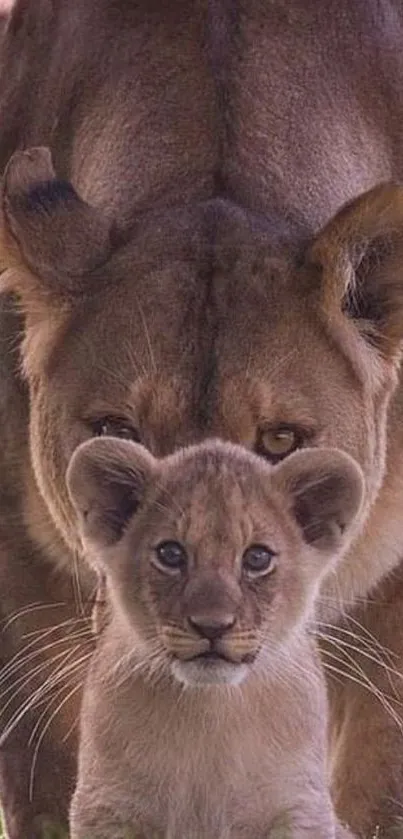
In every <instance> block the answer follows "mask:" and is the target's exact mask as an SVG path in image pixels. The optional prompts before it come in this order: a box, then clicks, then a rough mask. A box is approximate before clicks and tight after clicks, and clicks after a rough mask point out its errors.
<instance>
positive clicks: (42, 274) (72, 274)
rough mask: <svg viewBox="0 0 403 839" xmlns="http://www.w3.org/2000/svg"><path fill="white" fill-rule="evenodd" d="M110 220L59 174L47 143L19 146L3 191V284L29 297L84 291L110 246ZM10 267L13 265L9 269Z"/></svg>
mask: <svg viewBox="0 0 403 839" xmlns="http://www.w3.org/2000/svg"><path fill="white" fill-rule="evenodd" d="M112 233H113V231H112V225H111V222H110V220H109V219H107V218H106V217H105V216H104V215H103V213H102V212H101V211H99V210H97V209H96V208H94V207H91V206H90V205H89V204H86V203H85V201H83V200H82V199H81V198H80V197H79V196H78V195H77V193H76V191H75V189H74V188H73V186H72V185H71V184H70V183H69V182H68V181H63V180H58V179H57V178H56V175H55V171H54V169H53V165H52V159H51V154H50V151H49V149H46V148H32V149H28V150H27V151H17V152H15V153H14V154H13V156H12V157H11V159H10V161H9V163H8V165H7V167H6V170H5V173H4V176H3V183H2V191H1V230H0V269H1V270H3V271H5V273H4V274H3V276H2V277H1V280H0V289H1V290H3V291H4V290H5V291H14V292H16V293H17V294H19V295H20V297H21V299H22V302H23V304H24V303H26V304H28V308H29V302H30V298H32V297H33V298H34V299H33V301H32V302H35V299H38V297H39V298H40V297H43V296H45V295H46V296H47V297H51V296H52V295H53V296H56V297H57V298H59V299H60V298H63V297H64V298H67V299H68V298H69V297H71V296H74V295H78V294H81V293H82V292H83V291H85V290H86V287H87V285H88V279H86V275H88V274H89V273H90V272H91V271H93V270H94V269H96V268H97V267H98V266H100V265H101V264H103V263H104V262H105V261H106V260H107V258H108V256H109V254H110V252H111V250H112ZM6 269H14V270H10V271H7V270H6Z"/></svg>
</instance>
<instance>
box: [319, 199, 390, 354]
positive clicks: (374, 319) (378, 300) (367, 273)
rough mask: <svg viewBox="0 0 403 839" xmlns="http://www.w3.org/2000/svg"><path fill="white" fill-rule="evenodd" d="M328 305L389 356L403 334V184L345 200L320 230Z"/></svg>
mask: <svg viewBox="0 0 403 839" xmlns="http://www.w3.org/2000/svg"><path fill="white" fill-rule="evenodd" d="M307 256H308V263H311V264H313V265H314V266H316V268H319V269H320V272H321V282H322V290H323V296H324V306H325V310H326V312H327V313H328V314H329V315H332V313H333V314H334V311H335V309H338V310H339V311H340V310H341V311H342V312H343V313H344V314H345V315H346V316H347V317H348V318H351V319H352V320H354V321H355V323H356V325H357V327H358V328H359V330H360V332H361V335H362V336H363V337H364V338H365V340H366V341H367V342H368V343H369V344H370V345H371V346H372V347H374V348H376V349H377V350H378V351H379V352H380V353H381V354H382V355H383V356H384V357H385V358H391V357H393V356H394V355H395V353H396V351H400V347H401V342H402V339H403V186H400V185H396V184H391V183H386V184H381V185H380V186H377V187H375V188H374V189H371V190H369V191H368V192H366V193H364V194H363V195H361V196H360V197H359V198H357V199H355V200H353V201H351V202H350V203H348V204H346V205H345V206H344V207H343V208H342V209H341V210H340V211H339V212H338V213H337V214H336V216H335V217H334V218H333V219H332V220H331V221H330V222H329V223H328V224H327V225H326V227H325V228H324V229H323V230H322V232H321V233H319V235H318V237H317V238H316V240H315V242H314V243H313V245H312V246H311V248H310V250H309V252H308V255H307Z"/></svg>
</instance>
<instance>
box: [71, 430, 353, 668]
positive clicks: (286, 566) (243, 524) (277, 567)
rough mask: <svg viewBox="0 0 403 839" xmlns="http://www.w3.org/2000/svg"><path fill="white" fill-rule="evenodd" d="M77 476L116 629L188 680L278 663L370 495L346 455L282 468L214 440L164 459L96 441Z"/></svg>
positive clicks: (82, 452) (324, 454)
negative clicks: (278, 653)
mask: <svg viewBox="0 0 403 839" xmlns="http://www.w3.org/2000/svg"><path fill="white" fill-rule="evenodd" d="M67 484H68V487H69V491H70V495H71V498H72V501H73V504H74V505H75V507H76V509H77V513H78V517H79V521H80V528H81V532H82V535H83V540H84V546H85V548H86V551H87V554H88V556H89V557H90V558H91V559H92V561H93V563H94V564H95V566H96V567H98V568H100V569H101V571H102V573H103V574H104V575H106V578H107V581H108V582H107V585H108V590H109V593H110V599H111V604H112V605H111V611H112V617H111V620H112V623H113V624H114V631H115V632H116V631H119V632H123V633H124V634H125V635H126V636H127V634H129V635H130V636H131V637H132V638H133V642H132V643H133V647H134V648H135V649H136V650H140V655H141V657H142V659H143V660H144V662H145V665H146V666H147V663H148V662H149V663H150V664H151V668H150V669H151V670H153V666H155V663H156V661H158V665H159V666H161V661H162V666H163V667H164V668H165V669H166V667H167V666H169V668H170V669H171V670H172V672H173V673H174V675H175V676H176V677H177V678H178V679H179V680H181V681H183V682H185V683H188V684H201V683H207V684H211V683H222V682H224V683H237V682H239V681H240V680H241V679H242V678H243V677H244V676H245V675H246V673H247V671H248V668H249V667H250V666H251V665H253V664H254V663H255V662H258V663H259V661H260V662H263V665H264V667H265V670H266V671H267V669H268V666H269V670H270V665H271V666H273V659H274V658H275V656H276V652H277V651H278V649H279V648H280V649H282V650H284V648H285V647H287V644H288V642H289V640H290V637H291V636H292V633H293V631H295V630H296V629H299V628H300V624H301V622H302V620H303V619H304V617H306V616H307V614H308V613H309V610H310V608H311V606H312V602H313V599H314V595H315V592H316V590H317V587H318V584H319V581H320V579H321V578H322V576H323V574H324V573H325V572H327V571H328V570H329V567H331V564H332V562H333V563H334V561H335V559H336V558H337V556H339V555H340V553H341V551H342V550H343V549H345V547H346V545H347V543H348V540H349V538H350V534H351V525H352V523H353V522H354V518H355V516H356V514H357V511H358V509H359V507H360V504H361V501H362V494H363V479H362V473H361V471H360V469H359V468H358V466H357V465H356V464H355V463H354V461H353V460H352V459H351V458H350V457H348V456H347V455H345V454H342V453H341V452H338V451H334V450H323V451H322V450H321V451H319V450H315V449H314V450H307V451H305V452H297V453H295V454H293V455H292V456H291V457H290V458H289V459H288V460H287V461H286V462H285V463H283V464H281V465H279V466H276V467H272V466H270V465H269V464H267V463H265V462H264V461H263V460H261V459H259V458H258V457H257V456H256V455H253V454H251V453H248V452H246V451H244V450H243V449H242V448H241V447H240V446H233V445H231V444H228V443H221V442H218V441H212V442H210V443H204V444H201V445H199V446H190V447H189V448H187V449H183V450H181V451H179V452H178V453H176V454H173V455H171V456H168V457H166V458H163V459H161V460H157V459H156V458H154V457H153V456H152V455H151V454H150V453H149V452H147V450H146V449H144V448H143V447H142V446H139V445H136V444H135V443H130V442H124V441H115V440H113V439H111V438H105V439H103V440H92V441H90V442H88V443H84V444H83V445H81V446H79V448H78V449H77V451H76V453H75V454H74V455H73V458H72V462H71V465H70V467H69V470H68V474H67ZM114 619H115V620H114ZM116 627H119V629H116ZM268 662H269V665H268Z"/></svg>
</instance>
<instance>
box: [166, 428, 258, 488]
mask: <svg viewBox="0 0 403 839" xmlns="http://www.w3.org/2000/svg"><path fill="white" fill-rule="evenodd" d="M272 471H273V470H272V467H271V466H270V464H268V463H267V462H265V461H263V459H262V458H260V457H259V456H257V455H255V454H254V453H253V452H250V451H248V450H247V449H242V448H241V447H240V446H238V445H235V444H232V443H227V442H224V441H222V440H209V441H206V442H205V443H201V444H198V445H194V446H188V447H186V448H184V449H181V450H180V451H178V452H176V453H174V454H173V455H171V456H169V457H167V458H165V460H164V461H162V462H161V472H162V477H163V478H164V479H165V480H164V482H165V484H166V486H167V487H169V488H170V489H172V491H175V488H178V487H183V488H184V489H185V490H187V491H191V490H192V489H197V490H199V489H203V488H205V489H206V491H210V492H211V491H213V492H214V491H215V493H216V492H218V491H220V490H221V491H222V492H229V491H231V490H233V489H234V488H238V489H239V490H241V491H243V492H245V494H247V495H248V494H249V493H251V492H252V491H254V490H256V488H258V487H261V488H263V482H264V484H265V485H267V480H268V478H269V477H270V474H271V472H272Z"/></svg>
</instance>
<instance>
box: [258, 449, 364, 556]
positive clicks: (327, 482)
mask: <svg viewBox="0 0 403 839" xmlns="http://www.w3.org/2000/svg"><path fill="white" fill-rule="evenodd" d="M273 480H274V482H275V484H276V486H277V488H278V489H280V490H281V492H283V493H284V494H285V495H286V496H287V499H288V502H289V504H290V509H291V511H292V514H293V515H294V517H295V520H296V522H297V524H298V526H299V527H300V529H301V531H302V534H303V538H304V540H305V542H306V543H307V544H309V545H312V546H314V547H316V548H318V549H319V550H323V551H326V552H337V551H339V550H340V549H341V547H342V546H343V543H344V542H345V540H346V537H347V535H348V533H349V530H350V528H351V525H352V524H353V523H354V521H355V520H356V517H357V515H358V512H359V510H360V508H361V505H362V501H363V495H364V478H363V474H362V471H361V469H360V467H359V466H358V464H357V463H356V462H355V460H353V458H352V457H350V456H349V455H347V454H345V453H344V452H341V451H338V450H337V449H304V450H303V451H299V452H295V454H292V455H290V457H288V458H287V459H286V460H285V461H283V462H282V463H281V464H280V465H279V466H277V467H276V469H275V472H274V473H273Z"/></svg>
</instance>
